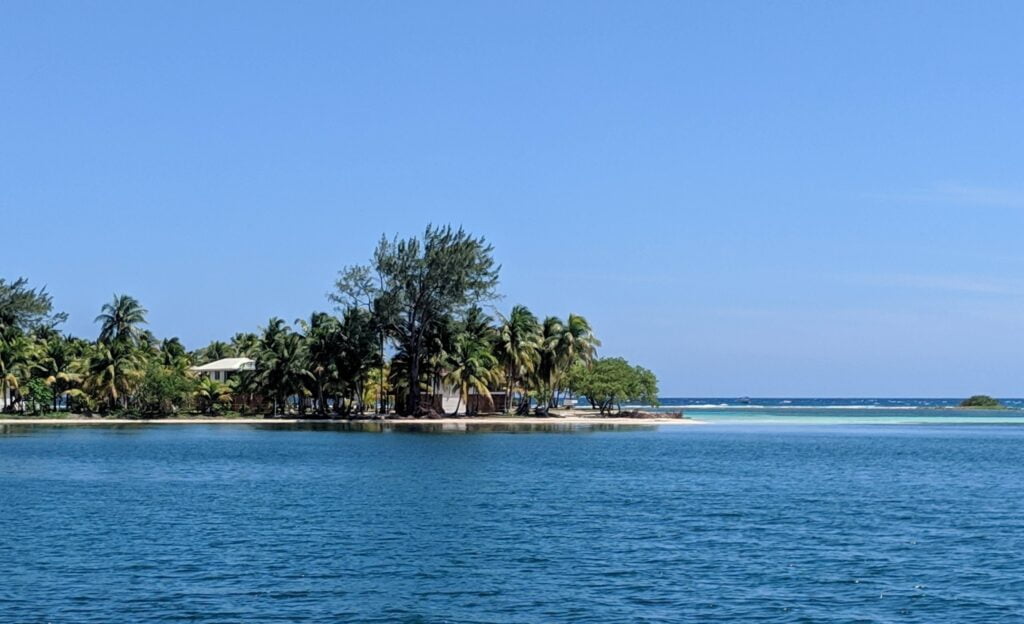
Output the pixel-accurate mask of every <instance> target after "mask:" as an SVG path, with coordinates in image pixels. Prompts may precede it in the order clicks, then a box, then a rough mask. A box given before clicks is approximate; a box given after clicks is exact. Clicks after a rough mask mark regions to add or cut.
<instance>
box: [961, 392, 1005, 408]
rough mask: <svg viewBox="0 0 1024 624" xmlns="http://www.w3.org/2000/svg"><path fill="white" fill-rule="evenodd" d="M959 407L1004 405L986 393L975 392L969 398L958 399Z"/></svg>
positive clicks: (995, 406)
mask: <svg viewBox="0 0 1024 624" xmlns="http://www.w3.org/2000/svg"><path fill="white" fill-rule="evenodd" d="M959 407H967V408H973V409H1006V406H1005V405H1003V404H1002V403H1000V402H999V401H997V400H996V399H993V398H992V397H990V396H988V395H987V394H975V395H974V396H972V397H970V398H969V399H964V400H963V401H960V405H959Z"/></svg>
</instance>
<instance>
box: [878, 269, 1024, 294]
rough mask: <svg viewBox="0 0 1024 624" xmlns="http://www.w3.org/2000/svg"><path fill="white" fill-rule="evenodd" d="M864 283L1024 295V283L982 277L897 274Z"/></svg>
mask: <svg viewBox="0 0 1024 624" xmlns="http://www.w3.org/2000/svg"><path fill="white" fill-rule="evenodd" d="M864 281H865V282H868V283H871V284H874V285H878V286H892V287H898V288H913V289H917V290H931V291H941V292H948V293H962V294H984V295H1007V296H1018V295H1024V281H1021V280H1011V279H1001V278H993V277H988V276H980V275H928V274H914V273H895V274H889V275H872V276H866V277H865V278H864Z"/></svg>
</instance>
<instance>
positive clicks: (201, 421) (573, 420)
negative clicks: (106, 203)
mask: <svg viewBox="0 0 1024 624" xmlns="http://www.w3.org/2000/svg"><path fill="white" fill-rule="evenodd" d="M309 423H336V424H349V423H382V424H386V425H394V426H405V425H700V424H704V423H703V422H701V421H698V420H691V419H689V418H615V417H613V416H609V417H607V418H602V417H599V416H553V417H549V418H537V417H531V416H522V417H516V416H472V417H466V418H436V419H427V418H388V419H387V420H373V419H368V418H358V419H314V418H74V417H70V418H0V425H67V426H80V425H143V424H145V425H274V424H309Z"/></svg>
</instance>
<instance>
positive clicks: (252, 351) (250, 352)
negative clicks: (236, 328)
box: [231, 332, 260, 358]
mask: <svg viewBox="0 0 1024 624" xmlns="http://www.w3.org/2000/svg"><path fill="white" fill-rule="evenodd" d="M231 348H232V349H233V350H234V352H235V353H236V354H237V355H238V357H247V358H255V357H256V355H257V354H258V353H259V350H260V337H259V336H257V335H256V334H254V333H252V332H238V333H237V334H235V335H234V336H232V337H231Z"/></svg>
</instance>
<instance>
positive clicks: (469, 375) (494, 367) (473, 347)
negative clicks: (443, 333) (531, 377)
mask: <svg viewBox="0 0 1024 624" xmlns="http://www.w3.org/2000/svg"><path fill="white" fill-rule="evenodd" d="M447 359H448V366H449V369H448V372H447V374H446V375H445V380H446V381H447V382H448V383H450V384H452V385H453V386H455V387H457V388H458V389H459V400H458V403H456V405H455V413H456V414H458V413H459V407H460V406H461V405H462V402H463V401H465V402H466V410H467V413H468V411H469V391H470V390H471V389H472V390H473V391H475V392H476V394H481V395H483V396H485V397H487V398H488V399H490V398H491V391H490V386H491V384H492V383H500V381H501V371H500V368H499V365H498V359H497V358H496V357H494V353H493V352H492V350H491V348H490V344H489V343H488V342H487V341H486V340H485V339H482V338H481V337H480V336H474V335H473V334H471V333H468V332H464V333H461V334H459V335H458V336H457V337H456V338H455V343H454V345H453V349H452V352H451V353H450V354H449V355H448V358H447Z"/></svg>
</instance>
